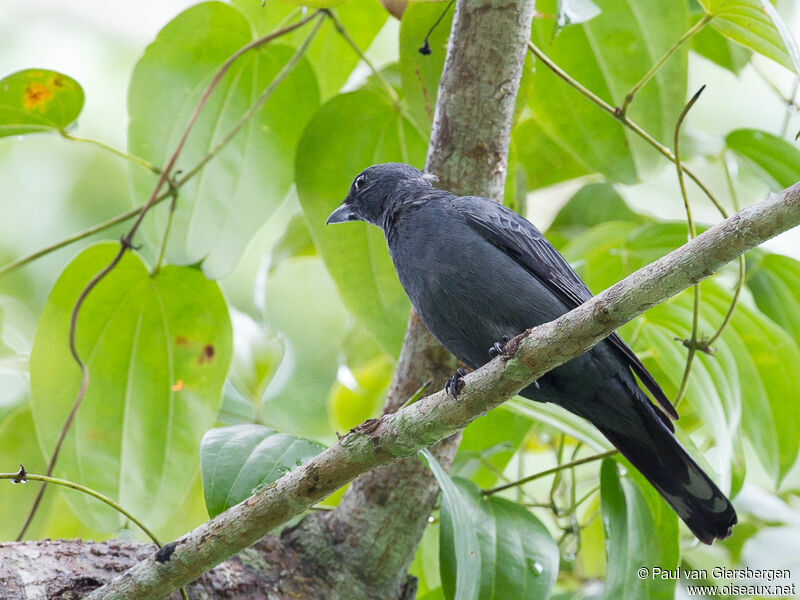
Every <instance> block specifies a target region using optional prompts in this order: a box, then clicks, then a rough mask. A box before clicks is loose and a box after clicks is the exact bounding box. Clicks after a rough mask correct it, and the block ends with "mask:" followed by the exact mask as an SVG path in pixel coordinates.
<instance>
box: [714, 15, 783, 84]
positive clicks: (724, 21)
mask: <svg viewBox="0 0 800 600" xmlns="http://www.w3.org/2000/svg"><path fill="white" fill-rule="evenodd" d="M700 4H701V5H702V6H703V9H704V10H705V11H706V14H708V15H710V16H711V17H712V18H711V26H712V27H713V28H714V29H716V30H717V31H719V32H720V33H721V34H722V35H724V36H726V37H728V38H730V39H732V40H733V41H734V42H737V43H739V44H741V45H742V46H746V47H747V48H750V49H751V50H755V51H756V52H758V53H759V54H763V55H764V56H766V57H768V58H771V59H772V60H774V61H777V62H779V63H780V64H782V65H783V66H785V67H787V68H789V69H792V68H793V65H792V60H791V58H789V55H788V53H787V52H786V47H785V46H784V43H783V40H781V36H780V34H779V33H778V30H777V29H776V28H775V24H774V23H773V22H772V19H771V17H770V16H769V15H768V14H767V12H766V11H765V10H764V5H763V4H762V2H761V0H700Z"/></svg>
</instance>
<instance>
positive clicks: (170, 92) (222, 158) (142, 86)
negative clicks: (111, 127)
mask: <svg viewBox="0 0 800 600" xmlns="http://www.w3.org/2000/svg"><path fill="white" fill-rule="evenodd" d="M306 33H307V32H306ZM252 40H253V32H252V30H251V27H250V24H249V23H248V21H247V19H245V17H244V16H243V15H242V14H241V13H240V12H239V11H238V10H237V9H236V8H234V7H233V6H230V5H227V4H222V3H220V2H206V3H203V4H198V5H197V6H193V7H192V8H189V9H188V10H186V11H185V12H183V13H181V14H180V15H178V16H177V17H175V18H174V19H173V20H172V21H171V22H170V23H168V24H167V25H166V26H165V27H164V28H163V29H162V30H161V32H159V34H158V36H157V37H156V39H155V41H154V42H153V43H152V44H150V46H148V48H147V50H146V51H145V53H144V56H143V57H142V58H141V59H140V60H139V62H138V63H137V65H136V68H135V69H134V72H133V76H132V79H131V84H130V90H129V95H128V113H129V116H130V122H129V126H128V136H129V142H128V147H129V149H130V151H131V152H132V153H133V154H136V155H137V156H141V157H143V158H146V159H147V160H149V161H151V162H152V163H153V164H156V165H161V166H163V165H164V164H165V163H166V162H167V160H168V157H169V156H170V155H171V154H172V152H173V151H174V150H175V148H176V145H177V143H178V140H179V139H180V137H181V136H182V135H183V131H184V129H185V127H186V124H187V123H188V121H189V117H190V115H191V114H192V112H193V111H194V109H195V106H196V105H197V103H198V101H199V99H200V97H201V95H202V94H203V92H204V90H205V88H206V86H207V85H208V83H209V82H210V81H211V80H212V78H213V77H214V75H215V74H216V73H217V71H218V70H219V68H220V67H221V66H222V64H223V63H224V62H225V61H226V60H227V59H228V57H230V56H231V55H232V54H233V53H234V52H235V51H237V50H238V49H239V48H241V47H242V46H244V45H245V44H247V43H249V42H251V41H252ZM293 52H294V49H293V48H291V47H289V46H286V45H281V44H274V43H273V44H267V45H266V46H264V47H261V48H259V49H257V50H254V51H251V52H248V53H247V54H245V55H243V56H242V57H240V58H239V59H238V60H237V61H236V63H234V65H233V66H232V67H231V68H230V70H229V71H228V73H227V74H226V75H225V76H224V77H223V79H222V80H221V82H220V84H219V86H218V87H217V89H216V91H215V92H214V94H213V95H212V96H211V98H210V100H209V102H208V104H207V105H206V107H205V109H204V110H203V112H202V113H201V115H200V117H199V119H198V121H197V123H196V124H195V126H194V128H193V130H192V134H191V137H190V138H189V140H188V143H187V145H186V147H185V149H184V151H183V153H182V154H181V157H180V160H179V161H178V164H177V169H179V170H180V169H182V170H184V171H187V170H188V169H190V168H191V167H193V166H194V165H195V164H197V163H198V162H199V160H200V159H201V158H202V157H203V156H205V155H206V154H207V153H208V152H209V151H211V150H212V149H214V148H215V146H217V144H219V143H220V142H221V141H222V140H223V138H224V137H225V136H226V135H227V134H228V133H229V131H230V130H231V129H232V128H233V126H234V125H235V124H236V123H237V121H238V120H239V119H240V118H241V117H242V116H243V115H244V114H245V112H246V111H247V110H248V108H249V107H250V106H251V105H252V104H253V103H254V102H255V101H256V99H257V98H258V97H259V96H260V95H261V94H262V92H264V90H265V89H266V88H267V87H268V86H269V84H270V82H271V81H272V80H273V79H274V77H275V76H276V75H277V74H278V72H279V71H280V69H281V68H282V67H283V65H284V64H286V62H287V61H288V60H289V58H290V57H291V56H292V54H293ZM318 105H319V93H318V91H317V85H316V80H315V77H314V73H313V71H312V69H311V66H310V65H309V64H308V61H306V60H305V59H302V60H301V61H300V63H299V64H298V65H297V66H296V67H295V69H294V70H293V71H292V73H291V74H290V75H289V76H288V77H287V78H286V79H285V80H284V81H283V82H281V84H280V85H279V86H278V87H277V89H276V90H275V92H274V93H273V94H272V96H270V98H269V100H268V101H267V102H266V104H265V105H264V106H263V107H262V108H261V109H260V110H259V111H258V112H257V114H256V115H254V116H253V117H252V118H251V119H250V121H248V123H247V125H245V126H244V128H243V129H242V130H241V131H240V132H239V133H238V134H237V135H236V137H235V138H234V139H233V140H231V141H230V142H229V143H228V144H227V145H226V146H225V148H224V149H223V150H222V151H220V152H219V154H218V155H217V156H216V157H215V158H214V160H212V161H211V162H210V163H209V164H208V165H206V166H205V167H204V169H203V172H202V173H201V174H200V175H198V176H197V177H195V178H194V179H192V180H191V181H190V182H189V183H187V184H186V185H185V186H183V187H182V188H181V190H180V198H179V200H178V202H177V208H176V212H175V216H174V219H173V223H172V229H171V231H170V237H169V243H168V244H167V252H166V256H167V260H169V261H170V262H172V263H175V264H184V265H186V264H196V263H199V262H201V261H202V263H203V270H204V272H205V273H206V274H207V275H208V276H210V277H213V278H218V277H221V276H223V275H225V274H227V273H228V272H230V271H231V269H233V267H234V266H235V265H236V263H237V262H238V261H239V259H240V257H241V255H242V253H243V252H244V250H245V248H246V247H247V244H248V243H249V242H250V239H251V238H252V236H253V235H254V234H255V233H256V231H258V229H259V228H260V227H261V226H262V225H263V224H264V222H265V221H266V219H267V217H268V216H269V215H270V214H271V213H272V211H274V210H275V209H276V208H277V207H278V205H279V203H280V202H281V200H282V199H283V198H284V196H285V195H286V193H287V192H288V190H289V186H290V185H291V183H292V165H293V160H294V150H295V146H296V144H297V141H298V139H299V137H300V133H301V132H302V128H303V125H304V124H305V122H306V121H307V120H308V118H309V117H310V116H311V114H312V113H313V112H314V110H316V108H317V106H318ZM131 176H132V180H133V195H134V198H135V200H136V202H137V203H139V204H141V203H143V202H144V201H146V200H147V198H148V197H149V195H150V193H151V192H152V189H153V186H154V183H155V177H154V176H153V175H152V174H148V173H146V172H145V171H144V170H143V169H141V168H136V169H133V170H131ZM167 211H168V206H167V204H166V203H165V204H164V205H162V206H159V207H157V208H156V209H155V210H154V211H153V213H152V216H151V217H150V218H149V219H148V221H147V223H148V227H149V229H148V232H149V235H150V237H151V239H153V240H160V239H161V236H162V235H163V231H164V227H165V223H166V218H167Z"/></svg>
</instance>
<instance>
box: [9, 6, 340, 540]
mask: <svg viewBox="0 0 800 600" xmlns="http://www.w3.org/2000/svg"><path fill="white" fill-rule="evenodd" d="M322 14H324V11H321V10H318V11H315V12H314V13H313V14H311V15H310V16H308V17H306V18H305V19H302V20H300V21H298V22H296V23H293V24H292V25H288V26H286V27H284V28H282V29H279V30H276V31H273V32H271V33H269V34H267V35H265V36H263V37H261V38H259V39H257V40H254V41H252V42H250V43H249V44H247V45H245V46H243V47H242V48H240V49H239V50H237V51H236V52H234V53H233V54H232V55H231V56H230V57H229V58H228V59H227V60H226V61H225V62H224V63H223V65H222V66H221V67H220V68H219V70H218V71H217V73H216V74H215V75H214V77H213V79H212V80H211V82H210V83H209V84H208V86H207V87H206V89H205V91H204V92H203V95H202V96H201V97H200V100H199V101H198V103H197V105H196V106H195V109H194V112H193V113H192V116H191V117H190V118H189V122H188V123H187V125H186V128H185V129H184V132H183V135H182V136H181V139H180V140H179V141H178V144H177V146H176V148H175V150H174V151H173V153H172V156H170V159H169V161H168V162H167V164H166V166H165V167H164V169H163V171H162V172H161V174H160V175H159V178H158V182H156V185H155V187H154V188H153V192H152V193H151V194H150V198H149V199H148V200H147V202H146V203H145V205H144V206H143V207H142V209H141V210H140V211H139V213H138V215H137V216H136V220H135V221H134V223H133V225H131V227H130V229H129V230H128V232H127V233H126V234H125V235H124V236H122V239H121V240H120V248H119V251H118V252H117V254H116V256H115V257H114V259H113V260H112V261H111V262H110V263H109V264H108V265H107V266H106V267H105V268H103V269H102V270H101V271H100V272H99V273H97V274H96V275H95V276H94V277H93V278H92V279H91V280H90V281H89V283H88V284H87V285H86V287H85V288H84V289H83V290H82V291H81V293H80V294H79V295H78V299H77V301H76V302H75V305H74V306H73V309H72V315H71V317H70V331H69V346H70V352H71V354H72V357H73V358H74V359H75V362H76V363H77V365H78V367H80V369H81V373H82V378H81V386H80V389H79V390H78V394H77V395H76V397H75V402H74V403H73V405H72V409H71V410H70V412H69V415H68V416H67V420H66V421H65V422H64V426H63V427H62V428H61V433H60V434H59V438H58V441H57V442H56V446H55V449H54V450H53V454H52V456H51V457H50V462H49V464H48V467H47V475H48V476H50V475H52V474H53V469H54V467H55V464H56V461H57V460H58V455H59V453H60V451H61V445H62V444H63V442H64V439H65V438H66V435H67V432H68V431H69V428H70V426H71V425H72V421H73V420H74V418H75V414H76V413H77V412H78V408H80V405H81V402H82V401H83V398H84V397H85V396H86V390H87V389H88V386H89V369H88V368H87V366H86V364H85V363H84V362H83V360H82V359H81V357H80V355H79V353H78V350H77V347H76V341H75V340H76V328H77V322H78V315H79V314H80V310H81V308H82V306H83V303H84V302H85V301H86V298H87V297H88V296H89V294H90V293H91V292H92V290H93V289H94V288H95V287H96V286H97V284H99V283H100V282H101V281H102V280H103V279H104V278H105V277H106V275H108V274H109V273H110V272H111V271H112V270H113V269H114V268H115V267H116V266H117V265H118V264H119V262H120V261H121V260H122V257H123V256H124V255H125V252H127V251H128V250H130V249H132V248H133V237H134V235H135V234H136V231H137V230H138V229H139V226H140V225H141V223H142V220H143V219H144V217H145V215H146V214H147V212H148V211H149V210H150V209H151V208H152V207H153V206H154V205H155V204H156V203H157V202H159V201H160V196H159V192H160V191H161V188H162V187H163V186H164V184H165V183H167V182H168V180H169V177H170V174H171V172H172V169H173V168H174V167H175V163H176V162H177V160H178V157H179V156H180V155H181V152H182V151H183V147H184V146H185V144H186V140H187V139H188V137H189V133H190V132H191V130H192V128H193V127H194V124H195V123H196V122H197V119H198V117H199V116H200V113H201V112H202V110H203V108H205V106H206V104H207V103H208V100H209V98H210V97H211V94H212V93H213V92H214V90H215V89H216V88H217V86H218V85H219V82H220V81H221V80H222V78H223V77H224V75H225V73H227V72H228V70H229V69H230V68H231V66H232V65H233V64H234V63H235V62H236V60H237V59H238V58H239V57H240V56H242V55H243V54H245V53H246V52H248V51H250V50H252V49H254V48H258V47H260V46H263V45H264V44H266V43H267V42H270V41H272V40H274V39H276V38H278V37H281V36H283V35H286V34H288V33H291V32H292V31H294V30H295V29H298V28H299V27H301V26H303V25H305V24H306V23H309V22H310V21H312V20H313V19H316V18H317V17H318V16H321V15H322ZM321 21H322V20H321V19H320V20H319V22H318V23H317V26H316V28H315V29H314V33H316V31H318V30H319V26H320V24H321ZM311 37H313V34H312V36H309V38H307V39H306V43H305V44H303V45H302V46H301V47H300V48H298V50H297V52H295V55H294V56H293V57H292V59H295V60H294V62H293V61H292V60H290V61H289V62H288V63H287V64H286V65H284V67H283V69H281V71H280V72H279V74H278V76H276V80H277V79H278V77H280V75H281V74H282V73H288V71H290V70H291V68H293V67H294V65H296V64H297V62H298V61H299V58H300V56H298V54H299V53H301V52H305V50H306V49H307V48H308V44H309V43H310V39H311ZM295 57H296V58H295ZM290 65H291V66H290ZM287 69H288V71H287ZM284 76H285V75H284ZM273 84H275V80H273V81H272V82H271V83H270V86H269V87H268V88H267V90H265V91H264V92H263V93H262V94H261V96H260V97H259V99H258V101H257V102H256V104H254V105H253V106H251V107H250V109H248V111H247V112H246V113H245V115H244V116H243V117H242V119H240V120H239V122H238V123H237V124H236V125H235V126H234V128H233V130H232V131H231V132H230V133H229V134H228V135H227V136H225V138H224V139H223V141H222V142H221V143H220V144H218V145H217V146H216V147H215V148H214V149H213V150H212V151H211V152H209V153H208V154H207V155H206V156H205V157H203V159H201V161H200V163H198V165H196V167H195V168H196V169H197V170H199V169H200V168H202V166H204V165H205V164H206V163H207V162H208V161H209V160H211V158H213V157H214V156H215V155H216V154H217V153H218V152H219V150H220V149H221V148H222V147H223V146H224V145H225V144H226V143H227V142H228V141H230V139H232V138H233V136H234V135H236V133H237V132H238V131H239V129H241V127H242V126H243V125H244V123H245V122H246V120H247V119H249V118H250V117H251V116H252V115H253V114H254V113H255V110H257V108H256V109H255V110H254V106H256V105H258V106H259V107H260V104H259V103H262V104H263V102H265V101H266V98H267V97H269V94H271V93H272V90H274V89H275V86H274V85H273ZM268 92H269V93H268ZM188 176H189V174H187V177H188ZM170 194H171V191H170V192H168V195H170ZM45 487H46V485H43V486H42V487H41V488H40V490H39V493H38V494H37V496H36V499H35V500H34V502H33V505H32V506H31V510H30V512H29V513H28V518H27V519H26V521H25V524H24V525H23V527H22V530H21V531H20V533H19V536H18V537H17V540H18V541H19V540H21V539H22V537H23V536H24V535H25V531H27V528H28V527H29V526H30V523H31V521H32V520H33V517H34V515H35V514H36V510H37V509H38V507H39V505H40V503H41V501H42V496H43V495H44V490H45Z"/></svg>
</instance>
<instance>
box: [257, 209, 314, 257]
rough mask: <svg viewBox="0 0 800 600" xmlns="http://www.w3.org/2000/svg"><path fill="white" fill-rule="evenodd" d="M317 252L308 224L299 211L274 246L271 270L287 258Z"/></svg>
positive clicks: (312, 254)
mask: <svg viewBox="0 0 800 600" xmlns="http://www.w3.org/2000/svg"><path fill="white" fill-rule="evenodd" d="M316 253H317V249H316V248H314V240H312V239H311V232H310V231H309V230H308V225H306V221H305V219H304V218H303V215H302V214H300V213H298V214H296V215H294V216H293V217H292V218H291V220H290V221H289V224H288V225H287V226H286V230H285V231H284V232H283V235H282V236H281V237H280V239H279V240H278V241H277V242H275V245H274V246H273V247H272V254H271V256H270V261H269V270H270V271H274V270H275V269H276V268H277V267H278V266H279V265H280V264H281V263H282V262H283V261H285V260H286V259H289V258H295V257H297V256H314V255H315V254H316Z"/></svg>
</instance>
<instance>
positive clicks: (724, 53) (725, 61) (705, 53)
mask: <svg viewBox="0 0 800 600" xmlns="http://www.w3.org/2000/svg"><path fill="white" fill-rule="evenodd" d="M698 18H699V15H698ZM693 20H694V21H696V19H693ZM692 50H694V51H695V52H697V53H698V54H699V55H700V56H702V57H704V58H707V59H708V60H710V61H711V62H713V63H715V64H717V65H719V66H720V67H722V68H723V69H727V70H728V71H730V72H731V73H733V74H735V75H738V74H739V73H740V72H741V70H742V69H743V68H744V67H745V65H747V63H749V62H750V57H751V55H752V53H751V52H750V50H748V49H747V48H745V47H744V46H740V45H739V44H736V43H735V42H732V41H730V40H729V39H728V38H726V37H724V36H723V35H722V34H720V33H719V32H718V31H717V30H716V29H714V28H713V27H703V29H701V30H700V31H698V32H697V33H696V34H695V35H694V37H693V38H692Z"/></svg>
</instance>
